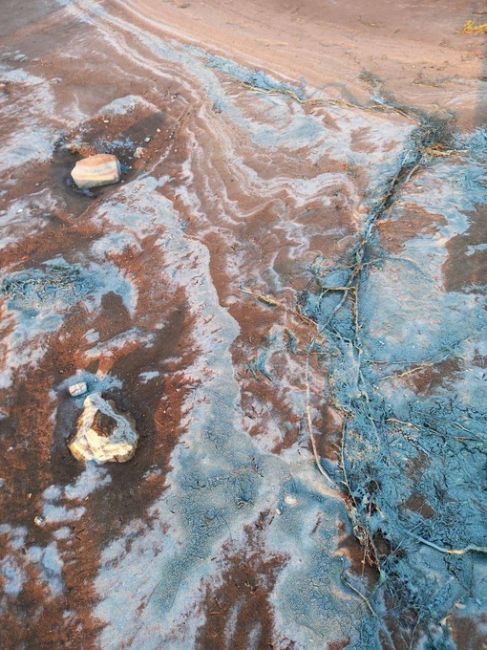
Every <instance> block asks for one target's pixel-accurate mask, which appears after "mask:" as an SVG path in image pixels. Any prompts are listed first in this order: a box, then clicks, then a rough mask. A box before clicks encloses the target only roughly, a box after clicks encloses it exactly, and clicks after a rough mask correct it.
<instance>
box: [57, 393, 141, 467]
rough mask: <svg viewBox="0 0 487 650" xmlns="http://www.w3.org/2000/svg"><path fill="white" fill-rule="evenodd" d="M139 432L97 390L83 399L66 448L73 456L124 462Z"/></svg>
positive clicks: (131, 454) (99, 461)
mask: <svg viewBox="0 0 487 650" xmlns="http://www.w3.org/2000/svg"><path fill="white" fill-rule="evenodd" d="M138 439H139V436H138V434H137V432H136V431H135V430H134V429H133V427H132V425H131V424H130V422H129V421H128V420H127V419H126V418H125V417H123V416H122V415H120V414H119V413H117V412H116V411H115V410H114V409H113V407H112V405H111V404H110V403H109V402H107V401H106V400H105V399H103V397H102V396H101V395H99V394H98V393H93V394H92V395H89V396H88V397H87V398H86V399H85V401H84V402H83V413H82V414H81V415H80V417H79V419H78V422H77V425H76V432H75V434H74V435H73V436H72V438H71V440H70V441H69V443H68V448H69V450H70V452H71V453H72V454H73V456H74V457H75V458H76V459H77V460H84V461H88V460H93V461H95V462H97V463H125V462H126V461H128V460H130V459H131V458H132V456H133V455H134V454H135V450H136V448H137V442H138Z"/></svg>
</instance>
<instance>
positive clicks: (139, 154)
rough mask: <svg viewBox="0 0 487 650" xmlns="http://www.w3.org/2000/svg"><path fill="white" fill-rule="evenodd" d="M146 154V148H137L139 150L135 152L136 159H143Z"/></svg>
mask: <svg viewBox="0 0 487 650" xmlns="http://www.w3.org/2000/svg"><path fill="white" fill-rule="evenodd" d="M145 152H146V149H145V147H137V149H136V150H135V151H134V158H143V157H144V154H145Z"/></svg>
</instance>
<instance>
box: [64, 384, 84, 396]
mask: <svg viewBox="0 0 487 650" xmlns="http://www.w3.org/2000/svg"><path fill="white" fill-rule="evenodd" d="M87 390H88V386H87V385H86V384H85V382H84V381H80V382H78V383H77V384H71V386H68V392H69V394H70V395H71V397H79V396H80V395H83V394H84V393H86V391H87Z"/></svg>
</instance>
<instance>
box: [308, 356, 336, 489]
mask: <svg viewBox="0 0 487 650" xmlns="http://www.w3.org/2000/svg"><path fill="white" fill-rule="evenodd" d="M308 370H309V360H308V359H306V405H305V412H306V421H307V424H308V432H309V437H310V440H311V447H312V448H313V456H314V459H315V463H316V467H317V468H318V470H319V472H320V474H322V475H323V476H324V477H325V478H326V480H327V481H328V482H329V483H330V484H331V485H335V482H334V481H333V480H332V479H331V477H330V476H329V474H328V472H326V471H325V470H324V469H323V466H322V465H321V461H320V457H319V454H318V449H317V447H316V440H315V436H314V433H313V420H312V417H311V409H310V405H309V393H310V390H309V378H308Z"/></svg>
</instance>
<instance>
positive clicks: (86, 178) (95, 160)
mask: <svg viewBox="0 0 487 650" xmlns="http://www.w3.org/2000/svg"><path fill="white" fill-rule="evenodd" d="M71 176H72V178H73V180H74V182H75V183H76V185H77V186H78V187H79V188H81V189H87V188H90V187H99V186H101V185H110V184H111V183H118V181H119V180H120V163H119V161H118V158H117V157H116V156H112V154H109V153H97V154H96V155H95V156H88V158H82V159H81V160H78V162H77V163H76V165H75V166H74V169H73V170H72V172H71Z"/></svg>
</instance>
